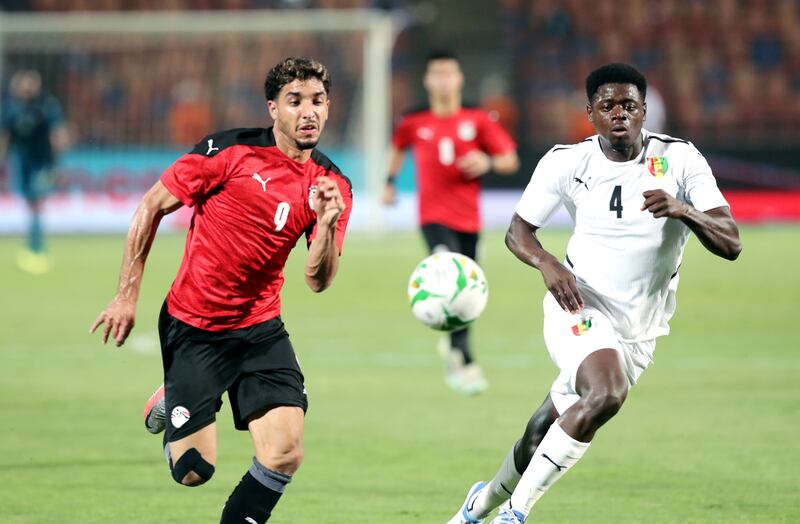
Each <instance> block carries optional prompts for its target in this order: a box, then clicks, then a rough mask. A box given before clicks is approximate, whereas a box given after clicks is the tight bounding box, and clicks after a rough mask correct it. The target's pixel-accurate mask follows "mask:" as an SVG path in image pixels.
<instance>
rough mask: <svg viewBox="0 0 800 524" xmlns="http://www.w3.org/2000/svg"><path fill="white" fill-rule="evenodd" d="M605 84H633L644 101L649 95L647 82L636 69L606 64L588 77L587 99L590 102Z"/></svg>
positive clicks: (629, 66)
mask: <svg viewBox="0 0 800 524" xmlns="http://www.w3.org/2000/svg"><path fill="white" fill-rule="evenodd" d="M603 84H633V85H635V86H636V88H637V89H638V90H639V93H641V95H642V100H644V98H645V95H646V94H647V80H645V78H644V75H643V74H642V73H640V72H639V71H638V70H637V69H636V68H635V67H633V66H631V65H628V64H620V63H615V64H606V65H604V66H603V67H600V68H597V69H595V70H594V71H592V72H591V73H589V76H587V77H586V97H587V98H588V99H589V102H591V101H592V97H593V96H594V95H595V94H596V93H597V90H598V89H599V88H600V86H601V85H603Z"/></svg>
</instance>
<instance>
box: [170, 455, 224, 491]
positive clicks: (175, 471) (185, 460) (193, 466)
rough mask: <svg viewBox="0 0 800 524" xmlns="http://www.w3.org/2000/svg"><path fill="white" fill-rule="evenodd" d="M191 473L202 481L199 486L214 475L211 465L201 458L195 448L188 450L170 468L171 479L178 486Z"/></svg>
mask: <svg viewBox="0 0 800 524" xmlns="http://www.w3.org/2000/svg"><path fill="white" fill-rule="evenodd" d="M190 471H193V472H194V473H195V474H196V475H197V476H198V477H200V478H201V479H203V482H201V484H203V483H205V482H208V480H209V479H210V478H211V476H212V475H213V474H214V466H213V464H211V463H209V462H206V460H205V459H204V458H203V456H202V455H201V454H200V452H199V451H197V449H195V448H191V449H188V450H187V451H186V453H184V454H183V455H181V458H179V459H178V461H177V462H176V463H175V465H174V466H172V478H174V479H175V482H177V483H178V484H183V478H184V477H185V476H186V474H187V473H189V472H190Z"/></svg>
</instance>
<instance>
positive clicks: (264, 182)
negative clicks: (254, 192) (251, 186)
mask: <svg viewBox="0 0 800 524" xmlns="http://www.w3.org/2000/svg"><path fill="white" fill-rule="evenodd" d="M253 179H255V180H256V181H257V182H258V183H259V184H261V190H262V191H266V190H267V182H269V181H270V180H272V177H269V178H267V179H266V180H264V179H263V178H261V175H259V174H258V173H253Z"/></svg>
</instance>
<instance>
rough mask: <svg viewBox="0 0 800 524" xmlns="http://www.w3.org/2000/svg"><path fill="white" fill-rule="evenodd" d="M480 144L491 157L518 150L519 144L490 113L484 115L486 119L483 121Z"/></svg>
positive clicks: (479, 133)
mask: <svg viewBox="0 0 800 524" xmlns="http://www.w3.org/2000/svg"><path fill="white" fill-rule="evenodd" d="M478 143H479V144H480V145H481V149H482V150H483V151H485V152H486V153H488V154H490V155H502V154H504V153H511V152H513V151H515V150H516V149H517V144H516V143H515V142H514V139H513V138H511V135H509V134H508V132H507V131H506V130H505V129H503V126H501V125H500V124H499V123H498V122H497V121H495V120H493V119H492V117H491V116H489V114H488V113H484V117H483V118H482V119H481V125H480V127H479V129H478Z"/></svg>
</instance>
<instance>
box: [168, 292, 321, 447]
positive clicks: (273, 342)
mask: <svg viewBox="0 0 800 524" xmlns="http://www.w3.org/2000/svg"><path fill="white" fill-rule="evenodd" d="M158 334H159V338H160V339H161V359H162V361H163V364H164V388H165V392H166V393H165V400H166V418H167V420H166V423H167V428H166V435H165V439H166V441H167V442H174V441H176V440H179V439H182V438H184V437H187V436H189V435H191V434H192V433H194V432H196V431H198V430H200V429H202V428H204V427H205V426H207V425H209V424H211V423H212V422H214V420H215V419H216V415H217V412H218V411H219V410H220V408H221V407H222V394H223V393H224V392H225V391H227V392H228V400H230V403H231V409H232V411H233V422H234V425H235V426H236V429H238V430H246V429H247V419H248V417H250V416H251V415H253V414H255V413H258V412H260V411H266V410H269V409H272V408H274V407H278V406H297V407H300V408H302V409H303V411H306V410H307V409H308V399H307V398H306V392H305V386H304V385H303V381H304V378H303V373H302V371H301V370H300V364H299V363H298V361H297V357H296V356H295V354H294V349H292V344H291V342H289V334H288V333H287V332H286V329H285V328H284V326H283V321H281V318H280V317H277V318H273V319H271V320H267V321H266V322H262V323H260V324H255V325H253V326H248V327H246V328H241V329H233V330H230V331H206V330H203V329H198V328H196V327H193V326H190V325H188V324H186V323H184V322H181V321H180V320H178V319H177V318H175V317H173V316H172V315H170V314H169V312H168V311H167V305H166V303H164V306H163V307H162V308H161V315H160V317H159V319H158Z"/></svg>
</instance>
